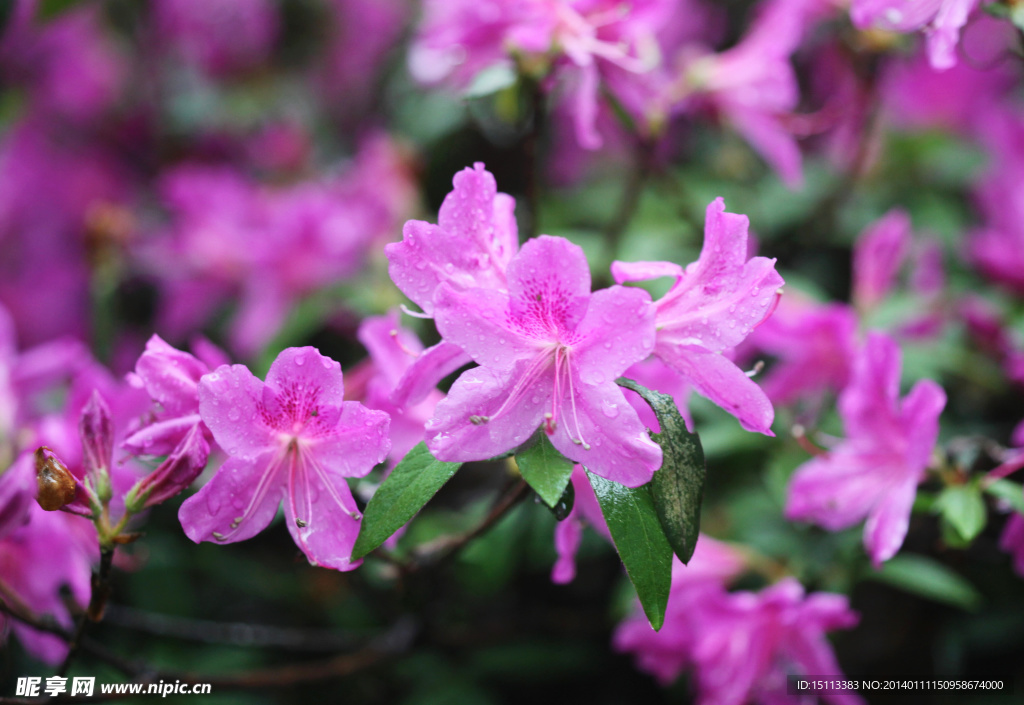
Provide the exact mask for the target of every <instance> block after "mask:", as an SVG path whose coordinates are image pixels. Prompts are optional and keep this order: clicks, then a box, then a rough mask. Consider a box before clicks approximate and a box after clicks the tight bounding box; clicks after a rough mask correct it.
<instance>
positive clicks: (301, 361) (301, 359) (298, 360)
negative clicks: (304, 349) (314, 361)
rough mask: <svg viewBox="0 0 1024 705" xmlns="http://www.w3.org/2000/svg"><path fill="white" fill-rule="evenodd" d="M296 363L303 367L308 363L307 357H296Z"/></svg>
mask: <svg viewBox="0 0 1024 705" xmlns="http://www.w3.org/2000/svg"><path fill="white" fill-rule="evenodd" d="M295 364H296V365H297V366H298V367H302V366H303V365H305V364H306V358H304V357H297V358H295Z"/></svg>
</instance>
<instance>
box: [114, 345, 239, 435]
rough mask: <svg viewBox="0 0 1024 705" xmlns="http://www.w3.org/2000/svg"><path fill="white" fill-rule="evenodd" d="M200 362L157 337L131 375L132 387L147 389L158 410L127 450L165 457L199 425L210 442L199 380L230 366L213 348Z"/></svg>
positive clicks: (153, 413) (209, 347)
mask: <svg viewBox="0 0 1024 705" xmlns="http://www.w3.org/2000/svg"><path fill="white" fill-rule="evenodd" d="M205 351H206V357H207V359H206V360H201V359H199V358H198V357H196V356H195V355H191V354H189V353H187V352H184V351H182V350H178V349H177V348H175V347H173V346H171V345H168V344H167V343H166V342H165V341H164V340H163V339H162V338H161V337H160V336H158V335H154V336H153V337H151V338H150V339H149V341H148V342H147V343H146V350H145V352H143V353H142V355H141V356H139V359H138V362H136V363H135V372H134V373H132V374H131V375H129V379H130V381H131V383H132V384H134V385H136V386H139V387H144V388H145V390H146V392H147V393H148V394H149V396H150V398H151V399H152V400H153V402H154V406H155V407H156V408H155V409H154V411H153V412H152V414H151V419H149V422H148V423H146V424H144V425H142V427H140V428H138V429H137V430H135V431H134V432H133V433H132V434H131V435H130V436H129V437H128V438H127V439H125V441H124V444H123V445H124V447H125V448H127V449H128V450H129V451H131V452H132V453H134V454H136V455H140V454H145V455H166V454H168V453H170V452H171V451H172V449H174V447H175V446H177V445H178V443H180V442H181V440H182V439H183V438H184V437H185V436H186V435H187V434H188V433H189V432H190V431H191V429H192V428H193V427H194V426H199V427H200V428H201V430H202V431H203V433H204V435H205V436H206V437H207V440H210V439H212V435H211V434H210V431H209V429H207V428H206V426H205V425H203V420H202V419H201V418H200V416H199V380H200V379H201V378H202V376H203V375H205V374H207V373H208V372H210V371H211V370H212V369H213V368H215V367H219V366H220V365H222V364H227V357H226V356H225V355H224V354H223V353H221V352H220V351H219V350H217V349H216V348H214V347H213V346H212V345H208V346H207V347H206V348H205Z"/></svg>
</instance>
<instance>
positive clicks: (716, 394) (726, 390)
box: [655, 343, 775, 436]
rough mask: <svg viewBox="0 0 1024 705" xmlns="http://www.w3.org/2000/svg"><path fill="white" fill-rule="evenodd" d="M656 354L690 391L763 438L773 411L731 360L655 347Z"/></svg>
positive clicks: (679, 348)
mask: <svg viewBox="0 0 1024 705" xmlns="http://www.w3.org/2000/svg"><path fill="white" fill-rule="evenodd" d="M655 354H657V355H658V357H660V358H661V359H662V360H663V361H664V362H665V364H667V365H668V366H669V367H671V368H672V369H674V370H675V371H676V372H678V373H679V374H681V375H682V376H683V377H684V378H685V379H686V380H687V381H689V382H690V383H691V384H693V388H694V389H695V390H696V391H697V392H698V393H699V394H701V395H703V396H705V397H707V398H708V399H710V400H711V401H713V402H715V404H717V405H718V406H720V407H722V408H723V409H725V410H726V411H728V412H729V413H730V414H732V415H733V416H735V417H736V420H737V421H739V422H740V426H742V427H743V428H745V429H746V430H748V431H756V432H757V433H763V434H765V435H766V436H774V435H775V434H774V433H772V431H771V426H772V420H773V419H774V418H775V411H774V410H773V409H772V403H771V401H769V400H768V396H767V395H766V394H765V393H764V391H763V390H762V389H761V388H760V387H758V386H757V384H756V383H754V381H753V380H752V379H750V378H749V377H747V375H746V373H744V372H743V370H741V369H740V368H738V367H737V366H736V365H735V364H734V363H733V362H732V360H729V359H728V358H726V357H725V356H723V355H720V354H717V353H711V352H708V351H706V350H703V349H701V348H698V347H695V346H667V345H661V344H660V343H659V344H658V346H657V348H656V350H655Z"/></svg>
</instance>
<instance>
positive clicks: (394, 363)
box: [348, 311, 443, 463]
mask: <svg viewBox="0 0 1024 705" xmlns="http://www.w3.org/2000/svg"><path fill="white" fill-rule="evenodd" d="M358 337H359V342H361V343H362V344H363V346H364V347H365V348H366V350H367V352H368V353H369V354H370V358H369V359H368V360H367V361H366V363H365V364H366V365H367V367H365V368H363V369H364V371H363V372H362V374H363V375H365V377H366V378H365V381H364V382H363V387H362V390H361V393H360V394H359V396H356V397H353V396H351V393H352V390H351V386H352V383H351V380H352V375H353V373H351V372H350V373H349V387H350V389H349V392H348V396H349V398H355V399H358V400H359V401H362V402H363V403H364V404H365V405H366V406H367V408H369V409H377V410H379V411H383V412H385V413H387V414H388V415H389V416H390V417H391V426H390V427H389V431H390V437H391V458H392V462H394V463H397V462H398V461H400V460H401V459H402V458H404V457H405V454H406V453H408V452H409V451H410V450H412V448H413V446H415V445H416V444H417V443H419V442H420V441H422V440H423V435H424V426H425V425H426V423H427V421H429V420H430V417H431V416H433V415H434V409H435V407H436V406H437V403H438V402H439V401H440V400H441V399H442V397H443V395H442V394H441V392H439V391H437V390H436V389H435V390H432V391H431V392H430V393H429V394H428V395H427V397H426V398H425V399H423V400H422V401H420V402H418V403H416V404H406V405H399V404H395V403H394V402H393V401H392V399H391V395H392V393H393V392H394V391H395V388H396V387H397V385H398V383H399V381H400V380H401V379H402V376H403V375H404V374H405V372H406V370H408V369H409V367H410V366H412V365H413V364H415V361H416V360H417V359H419V356H420V355H421V354H422V352H423V343H421V342H420V340H419V338H417V337H416V335H415V334H414V333H413V332H412V331H410V330H408V329H406V328H403V327H402V326H401V324H400V323H399V316H398V311H391V312H390V313H388V314H387V315H386V316H370V317H369V318H366V319H364V320H363V322H362V323H361V324H360V325H359V332H358Z"/></svg>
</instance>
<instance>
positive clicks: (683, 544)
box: [618, 377, 705, 563]
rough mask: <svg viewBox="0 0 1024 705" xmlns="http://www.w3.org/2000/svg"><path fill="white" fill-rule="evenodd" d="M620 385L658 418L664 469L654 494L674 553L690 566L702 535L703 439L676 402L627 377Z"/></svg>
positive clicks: (655, 482) (657, 436)
mask: <svg viewBox="0 0 1024 705" xmlns="http://www.w3.org/2000/svg"><path fill="white" fill-rule="evenodd" d="M618 383H619V384H620V385H622V386H623V387H625V388H626V389H632V390H633V391H634V392H636V393H637V394H639V395H640V396H642V397H643V398H644V400H645V401H646V402H647V403H648V404H650V405H651V408H652V409H654V413H655V415H656V416H657V417H658V425H659V426H661V433H652V434H651V438H653V439H654V442H655V443H657V444H658V445H659V446H661V452H662V454H663V460H662V463H661V469H659V470H658V471H657V472H656V473H654V479H653V480H652V481H651V494H652V496H653V498H654V508H655V510H656V511H657V512H658V519H659V520H660V521H661V528H662V529H663V530H664V531H665V536H666V537H667V538H668V542H669V544H670V545H671V546H672V551H673V552H674V553H675V554H676V555H677V556H678V557H679V560H681V561H682V562H683V563H687V562H689V560H690V558H691V556H693V549H694V548H695V547H696V546H697V536H698V535H699V534H700V505H701V501H702V499H703V497H704V476H705V465H704V451H703V449H702V448H701V445H700V437H699V436H697V434H696V433H690V432H689V431H688V430H687V428H686V422H685V421H683V417H682V416H681V415H680V413H679V409H678V408H676V403H675V400H673V399H672V397H671V396H669V395H668V394H661V393H659V392H655V391H652V390H650V389H647V388H646V387H643V386H641V385H639V384H637V383H636V382H634V381H633V380H631V379H626V378H625V377H623V378H621V379H619V380H618Z"/></svg>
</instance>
